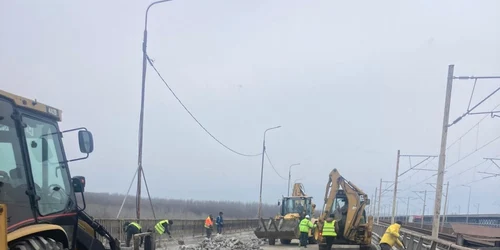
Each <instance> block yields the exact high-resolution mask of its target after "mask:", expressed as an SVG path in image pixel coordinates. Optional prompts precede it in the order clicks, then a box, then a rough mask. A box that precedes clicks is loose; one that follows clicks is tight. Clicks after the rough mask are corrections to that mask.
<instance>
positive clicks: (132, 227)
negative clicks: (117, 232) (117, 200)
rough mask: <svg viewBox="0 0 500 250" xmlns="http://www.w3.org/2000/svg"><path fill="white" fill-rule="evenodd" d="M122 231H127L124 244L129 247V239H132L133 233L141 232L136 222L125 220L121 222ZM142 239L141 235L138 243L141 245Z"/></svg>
mask: <svg viewBox="0 0 500 250" xmlns="http://www.w3.org/2000/svg"><path fill="white" fill-rule="evenodd" d="M123 231H124V232H126V233H127V241H126V246H127V247H130V240H131V239H132V236H133V235H134V234H139V233H142V227H141V225H139V223H137V222H125V223H124V224H123ZM143 241H144V238H143V237H141V243H140V244H139V246H142V243H143Z"/></svg>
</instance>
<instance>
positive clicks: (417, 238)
mask: <svg viewBox="0 0 500 250" xmlns="http://www.w3.org/2000/svg"><path fill="white" fill-rule="evenodd" d="M386 229H387V225H380V224H374V225H373V235H374V236H375V238H377V239H376V242H378V241H379V240H380V237H381V236H382V235H384V233H385V230H386ZM399 234H400V235H401V236H402V238H403V243H404V244H405V246H406V248H407V249H408V250H437V249H440V250H474V248H468V247H463V246H459V245H457V244H455V243H453V242H449V241H445V240H442V239H433V238H432V237H430V236H428V235H424V234H420V233H417V232H412V231H409V230H405V229H401V230H400V232H399Z"/></svg>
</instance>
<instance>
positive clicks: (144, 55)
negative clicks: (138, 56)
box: [136, 0, 171, 220]
mask: <svg viewBox="0 0 500 250" xmlns="http://www.w3.org/2000/svg"><path fill="white" fill-rule="evenodd" d="M168 1H171V0H161V1H156V2H153V3H151V4H150V5H149V6H148V8H147V9H146V16H145V18H144V37H143V39H142V89H141V114H140V118H139V153H138V154H137V157H138V159H137V165H138V166H137V168H138V171H137V196H136V198H137V200H136V215H137V220H139V219H140V218H141V178H142V177H141V175H142V141H143V135H144V99H145V92H146V68H147V51H146V48H147V45H148V13H149V9H150V8H151V7H153V5H156V4H159V3H163V2H168Z"/></svg>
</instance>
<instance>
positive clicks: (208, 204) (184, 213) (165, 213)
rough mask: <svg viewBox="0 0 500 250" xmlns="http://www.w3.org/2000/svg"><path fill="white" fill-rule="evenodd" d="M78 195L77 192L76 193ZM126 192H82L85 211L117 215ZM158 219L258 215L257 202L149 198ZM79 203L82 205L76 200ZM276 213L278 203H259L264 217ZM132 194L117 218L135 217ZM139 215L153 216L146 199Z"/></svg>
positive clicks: (238, 217)
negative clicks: (83, 193)
mask: <svg viewBox="0 0 500 250" xmlns="http://www.w3.org/2000/svg"><path fill="white" fill-rule="evenodd" d="M77 196H78V195H77ZM124 198H125V195H122V194H109V193H92V192H85V200H86V203H87V208H86V209H85V211H86V212H87V213H89V214H90V215H92V216H93V217H94V218H99V219H101V218H102V219H108V218H109V219H112V218H116V215H117V214H118V211H119V210H120V206H121V204H122V202H123V199H124ZM152 203H153V208H154V211H155V214H156V217H157V218H171V219H174V218H175V219H204V218H206V216H207V215H208V214H212V215H213V216H214V217H216V216H217V215H218V213H219V211H222V212H224V217H225V218H226V219H247V218H257V211H258V207H259V204H258V203H257V202H253V203H243V202H235V201H197V200H180V199H158V198H153V199H152ZM78 204H82V203H81V200H80V199H79V201H78ZM277 213H279V207H278V206H277V205H269V204H263V205H262V215H263V217H264V218H266V217H271V216H275V215H276V214H277ZM135 217H136V213H135V196H128V197H127V200H126V202H125V204H124V206H123V209H122V211H121V213H120V218H135ZM141 218H144V219H148V218H151V219H152V218H153V213H152V210H151V205H150V202H149V199H142V200H141Z"/></svg>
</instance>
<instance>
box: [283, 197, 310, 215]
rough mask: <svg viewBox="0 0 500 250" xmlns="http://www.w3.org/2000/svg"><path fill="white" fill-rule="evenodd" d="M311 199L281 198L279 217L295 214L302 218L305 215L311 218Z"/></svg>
mask: <svg viewBox="0 0 500 250" xmlns="http://www.w3.org/2000/svg"><path fill="white" fill-rule="evenodd" d="M312 208H313V207H312V197H311V196H301V197H297V196H291V197H283V202H282V206H281V216H285V215H287V214H293V213H297V214H299V216H300V217H301V218H302V217H304V216H306V215H309V216H312V214H311V213H312Z"/></svg>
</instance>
